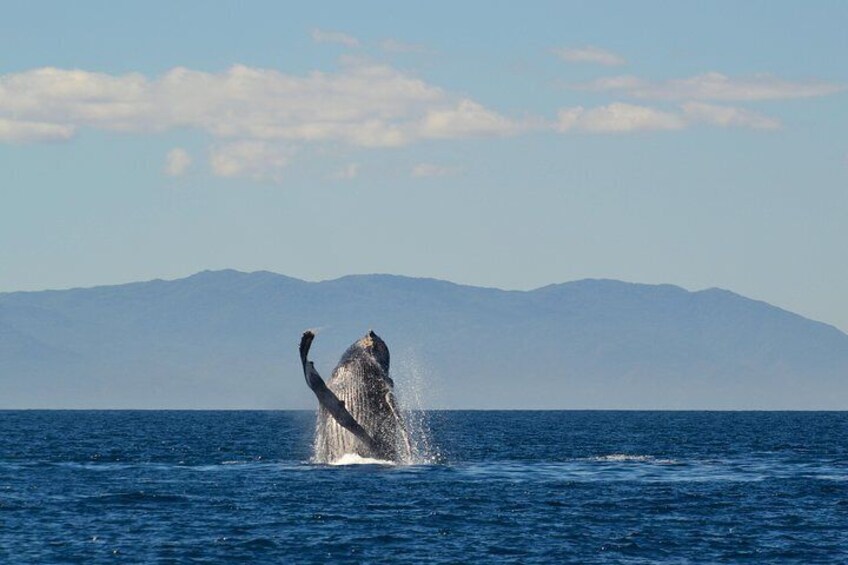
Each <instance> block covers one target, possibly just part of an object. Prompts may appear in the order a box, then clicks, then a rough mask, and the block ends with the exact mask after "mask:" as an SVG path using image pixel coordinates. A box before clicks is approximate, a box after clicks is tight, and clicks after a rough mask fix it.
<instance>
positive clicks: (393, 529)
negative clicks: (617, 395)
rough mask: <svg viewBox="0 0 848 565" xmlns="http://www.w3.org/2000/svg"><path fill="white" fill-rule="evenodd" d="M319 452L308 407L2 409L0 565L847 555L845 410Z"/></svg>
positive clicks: (448, 418)
mask: <svg viewBox="0 0 848 565" xmlns="http://www.w3.org/2000/svg"><path fill="white" fill-rule="evenodd" d="M427 423H428V428H429V433H428V435H429V441H430V445H431V448H430V450H431V453H430V455H431V456H432V457H433V459H434V461H433V462H431V463H422V464H420V465H411V466H384V465H350V466H319V465H313V464H310V463H309V457H310V451H311V437H312V431H313V426H314V414H312V413H309V412H122V411H119V412H86V411H82V412H77V411H68V412H62V411H56V412H54V411H43V412H42V411H5V412H0V562H2V563H15V562H29V563H61V562H77V563H101V562H102V563H112V562H125V563H138V562H216V563H217V562H222V561H228V560H246V561H251V562H256V563H262V562H267V563H290V562H294V563H309V562H313V563H318V562H321V563H323V562H334V563H340V562H370V563H383V562H397V561H403V562H445V563H447V562H451V563H457V562H468V561H498V562H515V563H534V562H552V561H553V562H565V563H569V562H570V563H657V562H660V563H687V562H724V563H732V562H745V563H751V562H763V563H837V562H848V413H777V412H768V413H720V412H433V413H430V414H428V415H427Z"/></svg>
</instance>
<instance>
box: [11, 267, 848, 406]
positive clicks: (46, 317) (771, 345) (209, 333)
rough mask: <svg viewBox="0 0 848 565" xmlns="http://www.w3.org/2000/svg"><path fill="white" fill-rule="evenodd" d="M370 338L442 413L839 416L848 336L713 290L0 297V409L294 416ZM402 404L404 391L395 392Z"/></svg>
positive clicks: (196, 290)
mask: <svg viewBox="0 0 848 565" xmlns="http://www.w3.org/2000/svg"><path fill="white" fill-rule="evenodd" d="M315 327H319V328H324V330H323V331H322V333H321V334H320V335H319V337H318V339H317V340H316V346H315V354H316V362H317V365H318V366H320V367H321V371H322V373H323V374H324V376H325V377H326V376H329V372H330V369H331V368H332V366H333V364H334V363H335V361H336V360H337V358H338V355H340V354H341V352H342V351H343V350H344V348H345V347H346V346H347V345H348V344H349V343H350V342H352V341H354V340H355V339H357V338H358V337H360V336H361V334H362V333H364V332H365V331H366V330H367V329H369V328H374V329H375V331H377V332H378V333H380V334H381V335H382V336H383V337H384V338H385V339H386V340H387V342H388V343H389V347H390V348H391V350H392V353H393V359H395V360H396V361H395V362H394V363H395V364H394V365H393V367H394V369H393V372H394V373H395V380H396V381H397V382H398V383H399V388H402V383H404V382H405V381H409V382H412V381H416V382H418V385H417V386H418V388H419V390H417V391H406V392H414V393H415V394H416V395H418V396H420V397H421V398H422V403H423V404H424V405H425V406H427V407H441V408H637V409H638V408H646V409H652V408H668V409H687V408H694V409H698V408H718V409H743V408H757V409H776V408H811V409H812V408H839V409H845V408H848V401H845V400H842V399H848V385H846V378H845V377H846V376H848V335H846V334H845V333H843V332H841V331H840V330H839V329H838V328H836V327H834V326H831V325H829V324H826V323H823V322H818V321H815V320H810V319H808V318H805V317H803V316H800V315H798V314H795V313H792V312H789V311H787V310H784V309H782V308H779V307H777V306H774V305H771V304H769V303H767V302H764V301H759V300H753V299H749V298H746V297H744V296H742V295H739V294H736V293H734V292H732V291H729V290H724V289H715V288H711V289H703V290H699V291H689V290H686V289H684V288H682V287H679V286H675V285H667V284H665V285H649V284H643V283H629V282H623V281H616V280H614V279H582V280H579V281H570V282H566V283H556V284H552V285H546V286H543V287H539V288H536V289H532V290H504V289H498V288H491V287H475V286H472V285H462V284H457V283H453V282H450V281H443V280H440V279H435V278H416V277H405V276H401V275H391V274H372V275H347V276H344V277H339V278H336V279H330V280H325V281H317V282H310V281H304V280H301V279H297V278H294V277H288V276H286V275H280V274H277V273H272V272H269V271H256V272H252V273H244V272H241V271H236V270H233V269H227V270H220V271H201V272H199V273H195V274H193V275H190V276H188V277H184V278H180V279H173V280H162V279H154V280H151V281H143V282H134V283H124V284H120V285H107V286H97V287H87V288H75V289H66V290H47V291H18V292H4V293H0V407H7V408H14V407H26V408H38V407H56V408H61V407H82V408H85V407H90V408H97V407H117V408H121V407H127V408H240V407H241V408H309V407H312V406H314V401H313V399H312V398H310V395H309V393H308V390H306V387H305V385H303V383H302V381H301V378H302V377H300V376H299V370H298V369H299V367H298V363H297V358H296V341H297V339H298V338H299V335H300V332H302V331H303V330H304V329H306V328H315ZM401 392H404V391H401Z"/></svg>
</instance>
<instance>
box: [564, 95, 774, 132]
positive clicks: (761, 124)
mask: <svg viewBox="0 0 848 565" xmlns="http://www.w3.org/2000/svg"><path fill="white" fill-rule="evenodd" d="M696 124H707V125H713V126H718V127H743V128H751V129H759V130H775V129H780V120H778V119H776V118H772V117H769V116H764V115H762V114H758V113H756V112H752V111H751V110H747V109H745V108H736V107H733V106H717V105H714V104H705V103H703V102H687V103H685V104H682V105H681V106H680V110H679V111H674V112H670V111H665V110H659V109H657V108H651V107H648V106H636V105H633V104H625V103H622V102H616V103H613V104H609V105H608V106H600V107H597V108H591V109H588V110H587V109H585V108H583V107H582V106H577V107H573V108H563V109H561V110H560V111H559V113H558V120H557V123H556V129H557V130H559V131H560V132H563V133H564V132H568V131H586V132H592V133H632V132H638V131H651V130H680V129H683V128H686V127H689V126H692V125H696Z"/></svg>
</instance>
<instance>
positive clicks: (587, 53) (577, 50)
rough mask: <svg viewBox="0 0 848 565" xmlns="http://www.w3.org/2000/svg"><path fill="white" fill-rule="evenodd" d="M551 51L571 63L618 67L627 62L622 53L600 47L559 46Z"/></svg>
mask: <svg viewBox="0 0 848 565" xmlns="http://www.w3.org/2000/svg"><path fill="white" fill-rule="evenodd" d="M551 51H552V52H553V54H554V55H556V56H557V57H559V58H560V59H562V60H563V61H567V62H569V63H593V64H596V65H603V66H605V67H617V66H619V65H623V64H624V63H626V62H627V61H625V59H624V57H622V56H621V55H618V54H616V53H613V52H612V51H607V50H606V49H601V48H600V47H592V46H586V47H558V48H555V49H552V50H551Z"/></svg>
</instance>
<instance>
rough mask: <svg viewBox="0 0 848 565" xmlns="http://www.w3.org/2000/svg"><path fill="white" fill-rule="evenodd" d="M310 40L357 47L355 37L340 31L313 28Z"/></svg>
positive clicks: (357, 41) (357, 43)
mask: <svg viewBox="0 0 848 565" xmlns="http://www.w3.org/2000/svg"><path fill="white" fill-rule="evenodd" d="M311 35H312V41H314V42H315V43H336V44H338V45H344V46H345V47H359V45H360V43H359V40H358V39H357V38H355V37H354V36H352V35H348V34H347V33H344V32H341V31H327V30H324V29H318V28H315V29H313V30H312V32H311Z"/></svg>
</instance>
